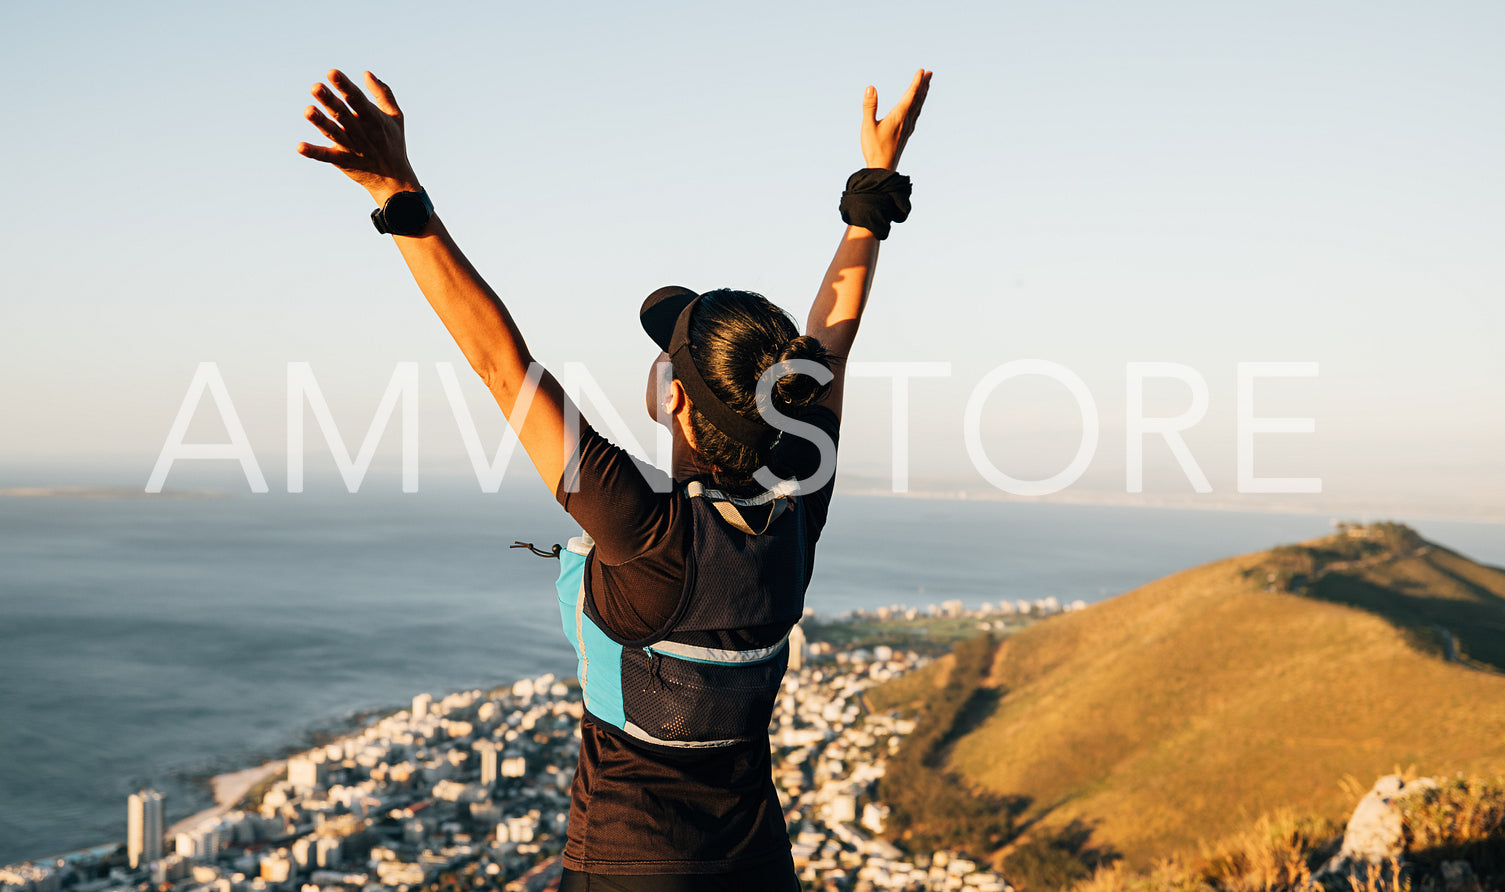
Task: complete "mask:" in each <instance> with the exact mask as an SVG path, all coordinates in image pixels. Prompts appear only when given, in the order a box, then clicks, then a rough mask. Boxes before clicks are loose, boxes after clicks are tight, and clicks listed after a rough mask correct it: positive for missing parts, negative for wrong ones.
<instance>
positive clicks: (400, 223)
mask: <svg viewBox="0 0 1505 892" xmlns="http://www.w3.org/2000/svg"><path fill="white" fill-rule="evenodd" d="M433 215H434V203H433V202H432V201H431V200H429V194H428V193H427V192H423V191H419V192H396V193H393V195H392V196H391V197H390V198H388V199H387V202H386V204H383V205H382V206H381V207H379V208H377V209H376V210H374V211H372V212H371V224H372V225H373V226H375V227H376V231H377V232H381V233H387V234H390V235H418V234H419V233H421V232H423V230H424V229H425V228H426V227H427V226H428V225H429V218H430V217H432V216H433Z"/></svg>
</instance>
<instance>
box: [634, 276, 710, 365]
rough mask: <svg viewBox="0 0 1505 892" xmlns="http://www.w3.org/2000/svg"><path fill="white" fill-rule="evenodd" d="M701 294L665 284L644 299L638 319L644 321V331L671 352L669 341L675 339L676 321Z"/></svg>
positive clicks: (661, 346) (660, 347) (654, 341)
mask: <svg viewBox="0 0 1505 892" xmlns="http://www.w3.org/2000/svg"><path fill="white" fill-rule="evenodd" d="M699 296H700V295H699V294H696V293H695V292H693V291H691V290H690V289H688V288H684V287H681V286H679V285H665V286H664V287H663V288H660V289H658V290H657V291H655V292H653V293H652V294H650V295H648V299H647V300H645V301H643V308H642V309H640V310H638V321H640V322H642V323H643V331H646V332H647V333H648V337H650V338H652V339H653V343H655V344H657V345H658V347H659V349H660V350H663V351H664V352H665V353H667V352H669V343H670V341H672V340H673V339H674V323H675V322H677V321H679V314H680V313H681V312H683V311H684V308H685V307H688V306H689V305H690V302H691V301H693V300H695V299H696V298H697V297H699Z"/></svg>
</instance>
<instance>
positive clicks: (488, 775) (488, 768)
mask: <svg viewBox="0 0 1505 892" xmlns="http://www.w3.org/2000/svg"><path fill="white" fill-rule="evenodd" d="M472 748H473V749H474V750H475V752H476V755H477V756H478V757H480V760H481V785H482V786H488V787H489V786H491V785H492V784H495V783H496V775H497V763H498V762H499V761H500V760H499V759H498V753H497V748H496V744H495V743H492V742H491V741H489V740H477V741H476V742H475V745H474V746H473V747H472Z"/></svg>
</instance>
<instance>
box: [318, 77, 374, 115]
mask: <svg viewBox="0 0 1505 892" xmlns="http://www.w3.org/2000/svg"><path fill="white" fill-rule="evenodd" d="M329 82H330V83H331V84H334V88H335V89H336V90H339V91H340V96H342V97H344V99H345V102H346V103H347V104H349V106H350V109H351V111H353V112H355V113H356V115H357V116H367V115H373V114H376V111H377V109H376V106H374V105H372V104H371V100H369V99H367V98H366V94H365V93H364V92H362V90H361V88H360V87H358V86H356V83H355V81H353V80H351V79H350V78H349V77H347V76H346V75H345V72H343V71H340V70H339V69H338V68H335V69H331V70H330V72H329Z"/></svg>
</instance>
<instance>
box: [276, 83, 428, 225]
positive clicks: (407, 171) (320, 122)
mask: <svg viewBox="0 0 1505 892" xmlns="http://www.w3.org/2000/svg"><path fill="white" fill-rule="evenodd" d="M330 84H332V85H333V89H331V88H330ZM366 86H367V87H368V88H369V89H370V90H371V95H372V96H373V97H375V102H372V101H371V100H370V99H367V98H366V94H365V93H364V92H362V91H361V88H360V87H358V86H356V84H355V82H354V81H352V80H351V79H350V78H348V77H346V76H345V73H344V72H342V71H338V70H332V71H330V72H329V84H324V83H322V82H321V83H317V84H314V86H313V90H312V92H313V95H314V98H315V99H317V100H319V104H320V105H323V106H324V109H325V110H327V111H328V114H327V115H326V114H325V112H324V111H323V110H320V109H319V108H318V107H317V106H313V105H310V106H309V107H308V108H306V109H304V110H303V117H305V118H307V119H308V121H309V123H311V124H313V125H314V126H315V127H317V128H318V130H319V132H320V133H322V134H324V136H325V137H327V138H328V139H329V141H330V142H332V143H334V145H333V146H316V145H311V144H309V143H306V142H302V143H298V154H300V155H302V156H303V157H305V158H312V159H314V160H315V161H323V162H325V163H327V164H332V165H334V166H335V167H338V168H339V169H340V170H341V171H342V172H343V173H344V174H345V175H346V176H348V177H350V178H351V179H352V180H355V181H356V182H357V183H360V184H361V185H362V186H364V187H365V188H366V191H368V192H370V193H371V197H372V198H374V199H376V203H377V204H382V203H384V202H385V201H386V200H387V199H388V198H389V197H391V196H392V195H393V194H395V193H397V192H409V191H416V190H417V189H419V188H420V187H419V185H418V177H417V176H416V175H415V174H414V173H413V167H412V165H411V164H409V163H408V149H407V139H406V137H405V136H404V134H403V120H402V109H400V108H398V107H397V100H396V99H395V98H394V97H393V96H392V88H391V87H388V86H387V85H386V84H384V83H382V82H381V81H379V80H377V78H376V75H374V74H372V73H371V72H369V71H368V72H366ZM336 90H338V91H339V93H338V95H337V94H336V93H335V91H336Z"/></svg>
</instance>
